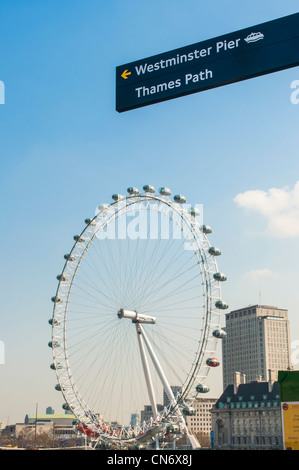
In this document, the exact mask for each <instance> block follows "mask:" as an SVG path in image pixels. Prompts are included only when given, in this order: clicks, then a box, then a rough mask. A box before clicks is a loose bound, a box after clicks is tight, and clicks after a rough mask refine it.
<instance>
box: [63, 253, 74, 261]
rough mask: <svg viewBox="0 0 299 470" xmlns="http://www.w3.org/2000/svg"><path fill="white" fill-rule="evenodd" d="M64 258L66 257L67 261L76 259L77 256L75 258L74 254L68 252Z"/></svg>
mask: <svg viewBox="0 0 299 470" xmlns="http://www.w3.org/2000/svg"><path fill="white" fill-rule="evenodd" d="M64 259H65V260H66V261H75V259H76V258H75V256H74V255H71V254H66V255H64Z"/></svg>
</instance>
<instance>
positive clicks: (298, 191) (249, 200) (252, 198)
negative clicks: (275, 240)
mask: <svg viewBox="0 0 299 470" xmlns="http://www.w3.org/2000/svg"><path fill="white" fill-rule="evenodd" d="M234 202H236V203H237V205H238V206H239V207H243V208H245V209H250V210H253V211H255V212H258V213H259V214H261V215H263V216H264V217H265V219H266V220H267V223H268V232H269V234H271V235H272V236H276V237H284V238H286V237H299V181H297V183H296V184H295V185H294V187H293V189H290V188H283V189H280V188H270V189H269V190H268V191H261V190H258V189H257V190H251V191H245V192H244V193H239V194H237V196H236V197H235V198H234Z"/></svg>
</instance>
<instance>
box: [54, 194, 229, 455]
mask: <svg viewBox="0 0 299 470" xmlns="http://www.w3.org/2000/svg"><path fill="white" fill-rule="evenodd" d="M127 191H128V195H127V196H121V195H120V194H114V195H113V196H112V199H113V202H112V203H111V204H103V205H101V206H99V208H98V210H97V213H96V216H95V217H94V218H92V219H87V220H86V221H85V222H86V226H85V228H84V229H83V231H82V232H81V233H80V234H79V235H76V236H75V237H74V240H75V243H74V244H73V247H72V249H71V251H70V252H69V253H68V254H67V255H65V264H64V266H63V269H62V272H61V274H60V275H59V276H57V279H58V281H59V282H58V287H57V291H56V294H55V296H54V297H53V298H52V301H53V303H54V308H53V315H52V318H51V320H50V321H49V323H50V324H51V326H52V338H51V342H50V343H49V346H50V347H51V348H52V352H53V364H52V365H51V368H52V369H54V370H55V371H56V375H57V381H58V384H57V386H56V389H57V390H59V391H61V392H62V394H63V396H64V399H65V402H66V404H65V405H64V408H65V409H70V410H72V412H73V413H74V415H75V416H76V418H77V420H78V425H79V429H80V430H82V431H84V433H85V434H87V435H88V436H90V437H91V438H92V439H95V440H99V439H101V440H107V441H110V442H112V443H113V444H115V445H122V444H123V445H125V446H128V445H133V444H136V443H138V442H142V441H147V440H148V439H150V438H151V437H152V438H153V436H155V435H156V434H157V433H159V434H160V435H161V433H162V434H163V433H164V432H165V431H166V430H167V429H169V426H170V427H172V429H177V426H178V427H180V428H181V429H183V430H185V431H186V427H185V421H184V418H183V413H187V414H188V413H189V412H190V413H192V400H193V399H194V398H196V396H198V393H199V392H198V390H199V387H198V384H204V382H205V380H206V377H207V374H208V371H209V365H208V364H207V362H209V361H208V360H209V359H211V357H213V356H214V353H215V349H216V343H217V340H218V339H219V338H221V335H220V334H219V332H221V327H220V324H221V317H222V310H223V309H224V308H227V304H226V302H222V300H221V282H222V281H224V280H225V279H226V277H225V276H224V275H223V274H222V273H219V272H218V268H217V263H216V257H217V256H218V255H219V254H220V250H219V249H218V248H215V247H212V246H211V245H210V242H209V240H208V238H207V234H208V233H211V229H210V228H209V227H207V226H205V225H202V224H201V223H200V222H199V221H198V213H197V210H196V209H195V208H191V209H189V210H188V209H187V207H186V206H187V205H186V200H185V198H184V196H181V195H176V196H175V197H174V198H173V199H172V198H171V194H170V190H169V189H168V188H160V190H159V194H157V193H156V192H155V190H154V188H153V187H152V186H144V187H143V192H142V193H139V191H138V190H137V189H136V188H128V190H127ZM215 332H217V334H215ZM163 392H165V394H166V397H167V400H166V402H165V400H164V403H163ZM145 405H150V406H151V410H152V416H151V417H149V418H148V419H145V420H144V421H140V420H139V422H138V423H137V424H136V423H135V424H134V425H132V424H131V416H132V415H133V414H136V412H138V413H140V412H141V410H143V408H144V407H145ZM167 426H168V428H167ZM190 440H192V439H191V438H190Z"/></svg>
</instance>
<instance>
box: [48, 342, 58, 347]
mask: <svg viewBox="0 0 299 470" xmlns="http://www.w3.org/2000/svg"><path fill="white" fill-rule="evenodd" d="M48 346H49V348H52V349H53V348H60V343H59V342H58V341H49V343H48Z"/></svg>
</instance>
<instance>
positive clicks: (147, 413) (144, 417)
mask: <svg viewBox="0 0 299 470" xmlns="http://www.w3.org/2000/svg"><path fill="white" fill-rule="evenodd" d="M163 410H164V405H161V404H157V411H158V412H162V411H163ZM152 417H153V412H152V407H151V405H145V406H144V409H143V410H141V413H140V422H141V423H143V422H144V421H149V420H150V419H151V418H152Z"/></svg>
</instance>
